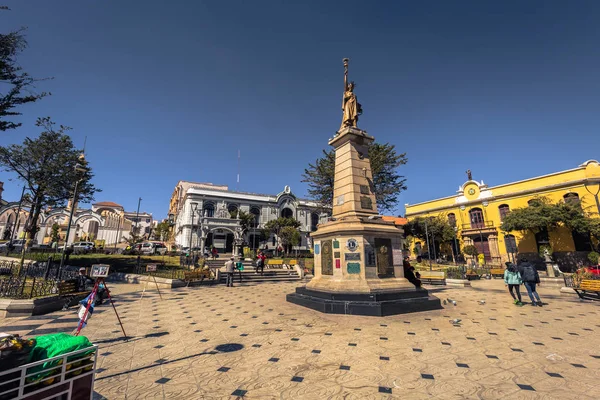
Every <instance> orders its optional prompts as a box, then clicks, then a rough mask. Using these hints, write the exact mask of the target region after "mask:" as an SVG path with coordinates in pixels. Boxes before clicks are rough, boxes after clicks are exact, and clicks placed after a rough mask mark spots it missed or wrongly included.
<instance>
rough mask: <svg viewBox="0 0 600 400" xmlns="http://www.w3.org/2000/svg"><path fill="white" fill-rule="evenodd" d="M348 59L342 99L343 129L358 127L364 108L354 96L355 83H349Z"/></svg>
mask: <svg viewBox="0 0 600 400" xmlns="http://www.w3.org/2000/svg"><path fill="white" fill-rule="evenodd" d="M348 61H349V60H348V59H347V58H344V96H343V98H342V110H343V116H342V126H341V128H340V130H341V129H343V128H345V127H348V126H357V124H358V116H359V115H361V114H362V106H361V105H360V103H359V102H358V101H357V100H356V95H355V94H354V87H355V84H354V82H350V83H348Z"/></svg>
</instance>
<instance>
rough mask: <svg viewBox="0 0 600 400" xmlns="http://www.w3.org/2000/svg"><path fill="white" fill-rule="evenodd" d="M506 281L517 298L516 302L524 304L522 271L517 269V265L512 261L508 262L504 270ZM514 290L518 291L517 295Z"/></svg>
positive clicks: (512, 294) (513, 295) (514, 297)
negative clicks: (522, 297) (522, 299)
mask: <svg viewBox="0 0 600 400" xmlns="http://www.w3.org/2000/svg"><path fill="white" fill-rule="evenodd" d="M504 283H505V284H506V286H508V291H509V293H510V295H511V296H512V298H513V299H514V300H515V304H516V305H518V306H522V305H523V302H522V301H521V283H523V280H522V279H521V273H520V272H519V270H518V269H517V266H516V265H514V264H513V263H511V262H507V263H506V270H505V271H504ZM513 290H514V292H516V295H515V293H513Z"/></svg>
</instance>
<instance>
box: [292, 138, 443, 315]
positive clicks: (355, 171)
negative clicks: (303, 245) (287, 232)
mask: <svg viewBox="0 0 600 400" xmlns="http://www.w3.org/2000/svg"><path fill="white" fill-rule="evenodd" d="M373 140H374V138H373V137H372V136H369V135H368V134H367V133H366V132H365V131H362V130H360V129H358V128H355V127H348V128H344V129H343V130H341V131H340V132H338V134H337V135H336V136H335V137H334V138H333V139H331V140H330V141H329V144H330V145H332V146H334V147H335V154H336V159H335V181H334V192H333V193H334V198H333V201H334V203H333V218H332V220H331V221H329V222H327V223H324V224H319V226H318V228H317V231H315V232H313V233H312V234H311V238H312V240H313V247H314V256H315V259H314V265H315V275H314V278H313V279H312V280H311V281H310V282H309V283H308V284H307V285H306V287H304V288H298V289H297V291H296V293H292V294H289V295H288V296H287V301H289V302H292V303H296V304H299V305H303V306H306V307H309V308H312V309H315V310H318V311H321V312H328V313H344V314H357V315H377V316H383V315H391V314H401V313H406V312H414V311H425V310H432V309H439V308H442V307H441V305H440V301H439V299H437V298H435V297H433V296H429V295H428V292H427V290H425V289H416V288H415V286H414V285H413V284H411V283H410V282H408V280H406V278H404V269H403V266H402V243H403V231H402V229H400V228H398V227H396V226H395V225H394V223H393V222H387V221H383V220H382V219H381V217H380V216H379V215H378V212H377V203H376V201H375V194H374V192H373V177H372V173H371V165H370V161H369V157H368V151H367V149H368V147H367V146H368V145H369V144H370V143H372V142H373Z"/></svg>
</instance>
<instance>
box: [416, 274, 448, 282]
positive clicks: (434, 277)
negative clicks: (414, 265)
mask: <svg viewBox="0 0 600 400" xmlns="http://www.w3.org/2000/svg"><path fill="white" fill-rule="evenodd" d="M419 273H420V274H421V278H420V279H421V281H422V282H426V283H430V284H432V285H433V284H439V285H445V284H446V274H445V273H444V271H422V272H419Z"/></svg>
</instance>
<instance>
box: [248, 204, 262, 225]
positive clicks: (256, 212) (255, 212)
mask: <svg viewBox="0 0 600 400" xmlns="http://www.w3.org/2000/svg"><path fill="white" fill-rule="evenodd" d="M250 214H252V215H254V221H253V222H252V227H253V228H256V227H257V226H258V225H259V224H260V209H259V208H258V207H250Z"/></svg>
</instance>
